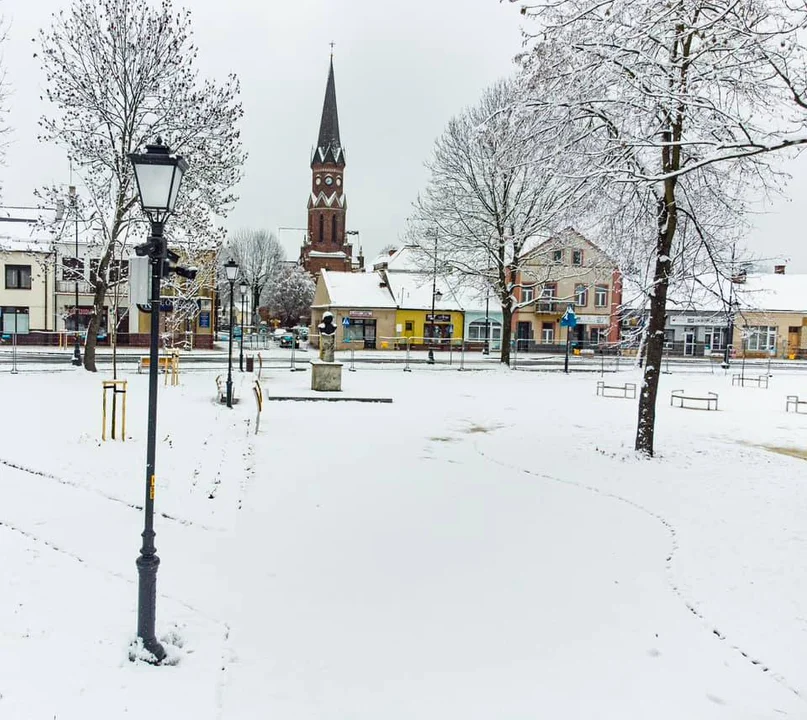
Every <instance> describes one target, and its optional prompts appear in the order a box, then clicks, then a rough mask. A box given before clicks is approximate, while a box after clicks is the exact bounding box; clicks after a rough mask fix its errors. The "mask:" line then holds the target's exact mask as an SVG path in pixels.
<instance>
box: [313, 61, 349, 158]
mask: <svg viewBox="0 0 807 720" xmlns="http://www.w3.org/2000/svg"><path fill="white" fill-rule="evenodd" d="M332 50H333V49H332ZM311 162H312V164H314V163H325V162H331V163H336V164H337V165H344V164H345V158H344V153H343V151H342V141H341V140H340V139H339V114H338V113H337V110H336V83H335V81H334V78H333V53H332V54H331V63H330V69H329V70H328V84H327V85H326V86H325V102H324V103H323V105H322V119H321V120H320V123H319V139H318V140H317V149H316V151H315V152H314V157H313V159H312V161H311Z"/></svg>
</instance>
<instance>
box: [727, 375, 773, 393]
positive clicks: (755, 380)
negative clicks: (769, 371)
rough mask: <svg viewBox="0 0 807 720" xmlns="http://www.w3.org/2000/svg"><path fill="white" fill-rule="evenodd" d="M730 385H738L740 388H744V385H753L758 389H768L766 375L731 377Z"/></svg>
mask: <svg viewBox="0 0 807 720" xmlns="http://www.w3.org/2000/svg"><path fill="white" fill-rule="evenodd" d="M731 384H732V385H739V386H740V387H745V386H746V385H753V386H755V387H759V388H765V389H766V390H767V388H768V376H767V375H740V374H736V375H732V376H731Z"/></svg>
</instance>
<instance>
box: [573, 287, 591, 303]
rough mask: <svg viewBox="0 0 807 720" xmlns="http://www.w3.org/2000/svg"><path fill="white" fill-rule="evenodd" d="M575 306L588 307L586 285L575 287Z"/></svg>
mask: <svg viewBox="0 0 807 720" xmlns="http://www.w3.org/2000/svg"><path fill="white" fill-rule="evenodd" d="M574 304H575V305H577V306H578V307H585V306H586V305H588V288H587V287H586V286H585V285H575V286H574Z"/></svg>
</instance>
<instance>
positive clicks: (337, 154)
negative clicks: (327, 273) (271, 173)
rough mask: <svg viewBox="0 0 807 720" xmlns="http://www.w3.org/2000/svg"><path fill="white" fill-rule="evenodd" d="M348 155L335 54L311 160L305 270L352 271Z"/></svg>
mask: <svg viewBox="0 0 807 720" xmlns="http://www.w3.org/2000/svg"><path fill="white" fill-rule="evenodd" d="M344 181H345V152H344V150H343V149H342V140H341V138H340V137H339V115H338V113H337V111H336V83H335V81H334V77H333V54H331V63H330V67H329V69H328V84H327V85H326V86H325V102H324V103H323V105H322V119H321V120H320V123H319V137H318V139H317V149H316V150H315V151H314V156H313V158H312V159H311V193H310V195H309V197H308V234H307V235H306V242H305V245H303V247H302V249H301V251H300V260H301V262H302V265H303V267H304V268H305V269H306V270H308V271H309V272H310V273H313V274H317V273H319V271H320V270H322V269H323V268H327V269H328V270H336V271H342V272H350V271H351V270H352V268H353V248H352V246H351V245H350V243H348V242H347V241H346V237H345V235H346V233H345V231H346V229H347V227H346V221H347V197H346V195H345V185H344Z"/></svg>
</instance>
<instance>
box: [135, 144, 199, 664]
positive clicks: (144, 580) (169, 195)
mask: <svg viewBox="0 0 807 720" xmlns="http://www.w3.org/2000/svg"><path fill="white" fill-rule="evenodd" d="M129 160H130V161H131V163H132V167H133V168H134V175H135V180H136V182H137V191H138V195H139V196H140V205H141V207H142V209H143V212H144V213H145V215H146V216H147V217H148V219H149V222H150V223H151V234H150V235H149V238H148V242H146V243H144V244H143V245H138V246H137V247H136V248H135V253H136V254H137V255H139V256H141V257H142V256H148V258H149V261H150V265H151V299H150V304H151V308H150V310H151V328H150V336H151V338H150V346H149V401H148V432H147V441H146V502H145V527H144V529H143V533H142V538H143V545H142V547H141V548H140V557H138V558H137V571H138V580H139V582H138V597H137V636H138V637H139V638H140V639H141V640H142V642H143V647H144V648H145V649H146V650H148V651H149V652H150V653H151V654H152V656H153V657H154V661H155V662H157V663H159V662H161V661H162V660H163V658H165V649H164V648H163V646H162V645H161V644H160V643H159V641H158V640H157V637H156V635H155V632H154V622H155V618H156V604H157V568H158V567H159V566H160V559H159V558H158V557H157V549H156V548H155V546H154V535H155V533H154V491H155V485H156V448H157V388H158V382H157V379H158V371H159V352H160V336H159V333H160V281H161V279H162V277H163V275H164V274H165V273H166V272H167V270H168V257H169V253H168V246H167V244H166V241H165V237H164V236H163V229H164V225H165V221H166V219H167V218H168V216H169V215H170V214H171V213H172V212H173V210H174V205H175V204H176V199H177V195H178V193H179V186H180V184H181V183H182V176H183V175H184V174H185V171H186V170H187V169H188V164H187V162H185V160H184V159H183V158H181V157H179V156H177V155H171V153H170V151H169V149H168V148H167V147H166V146H165V145H163V143H162V140H161V139H160V138H157V142H156V144H154V145H148V146H147V147H146V152H145V153H131V154H130V155H129ZM178 271H179V269H178ZM182 272H184V273H192V271H185V270H182Z"/></svg>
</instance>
